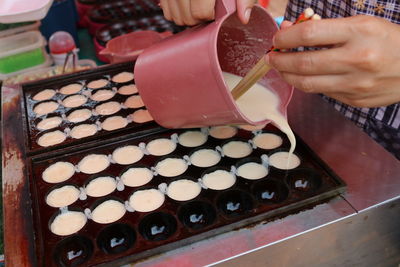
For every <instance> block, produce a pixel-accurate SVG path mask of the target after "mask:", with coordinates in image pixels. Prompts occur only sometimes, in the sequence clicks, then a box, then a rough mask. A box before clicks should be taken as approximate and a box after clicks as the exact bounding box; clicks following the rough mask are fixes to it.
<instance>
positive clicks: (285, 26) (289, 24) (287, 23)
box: [281, 20, 293, 29]
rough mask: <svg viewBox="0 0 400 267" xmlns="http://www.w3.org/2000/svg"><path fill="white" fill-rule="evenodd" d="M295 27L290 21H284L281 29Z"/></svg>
mask: <svg viewBox="0 0 400 267" xmlns="http://www.w3.org/2000/svg"><path fill="white" fill-rule="evenodd" d="M292 25H293V22H291V21H288V20H284V21H282V23H281V29H286V28H287V27H290V26H292Z"/></svg>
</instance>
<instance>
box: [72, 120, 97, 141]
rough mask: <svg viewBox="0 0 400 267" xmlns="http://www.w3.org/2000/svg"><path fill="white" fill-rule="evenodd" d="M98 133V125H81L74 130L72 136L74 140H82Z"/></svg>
mask: <svg viewBox="0 0 400 267" xmlns="http://www.w3.org/2000/svg"><path fill="white" fill-rule="evenodd" d="M96 133H97V126H96V124H81V125H78V126H75V127H74V128H72V130H71V132H70V135H71V137H72V138H74V139H81V138H85V137H88V136H92V135H95V134H96Z"/></svg>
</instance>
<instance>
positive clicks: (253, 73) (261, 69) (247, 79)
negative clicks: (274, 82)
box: [232, 56, 271, 100]
mask: <svg viewBox="0 0 400 267" xmlns="http://www.w3.org/2000/svg"><path fill="white" fill-rule="evenodd" d="M270 69H271V67H270V66H269V65H268V64H267V62H265V60H264V56H263V57H261V59H260V60H259V61H258V62H257V64H256V65H254V67H253V68H251V70H250V71H249V72H248V73H247V74H246V76H244V78H243V79H241V80H240V82H239V83H238V84H237V85H236V86H235V88H233V90H232V96H233V99H235V100H237V99H238V98H239V97H241V96H242V95H243V94H244V93H246V92H247V90H249V89H250V88H251V87H252V86H253V85H254V84H255V83H256V82H257V81H258V80H259V79H261V78H262V77H264V76H265V74H267V72H268V71H269V70H270Z"/></svg>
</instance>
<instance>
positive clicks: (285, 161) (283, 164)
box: [269, 151, 301, 170]
mask: <svg viewBox="0 0 400 267" xmlns="http://www.w3.org/2000/svg"><path fill="white" fill-rule="evenodd" d="M300 163H301V161H300V159H299V157H298V156H296V155H295V154H292V153H291V152H285V151H282V152H276V153H274V154H272V155H271V156H270V157H269V164H270V165H271V166H273V167H275V168H277V169H281V170H291V169H294V168H297V167H298V166H299V165H300Z"/></svg>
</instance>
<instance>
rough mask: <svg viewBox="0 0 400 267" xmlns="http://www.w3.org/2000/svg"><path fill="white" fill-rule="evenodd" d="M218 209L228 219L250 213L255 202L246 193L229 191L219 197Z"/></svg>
mask: <svg viewBox="0 0 400 267" xmlns="http://www.w3.org/2000/svg"><path fill="white" fill-rule="evenodd" d="M217 207H218V209H219V210H221V211H222V212H223V213H224V214H225V215H226V216H228V217H238V216H242V215H244V214H247V213H249V212H250V211H251V210H252V209H253V208H254V201H253V199H252V197H251V195H250V194H248V193H246V192H244V191H241V190H228V191H225V192H223V193H221V194H220V195H219V197H218V199H217Z"/></svg>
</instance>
